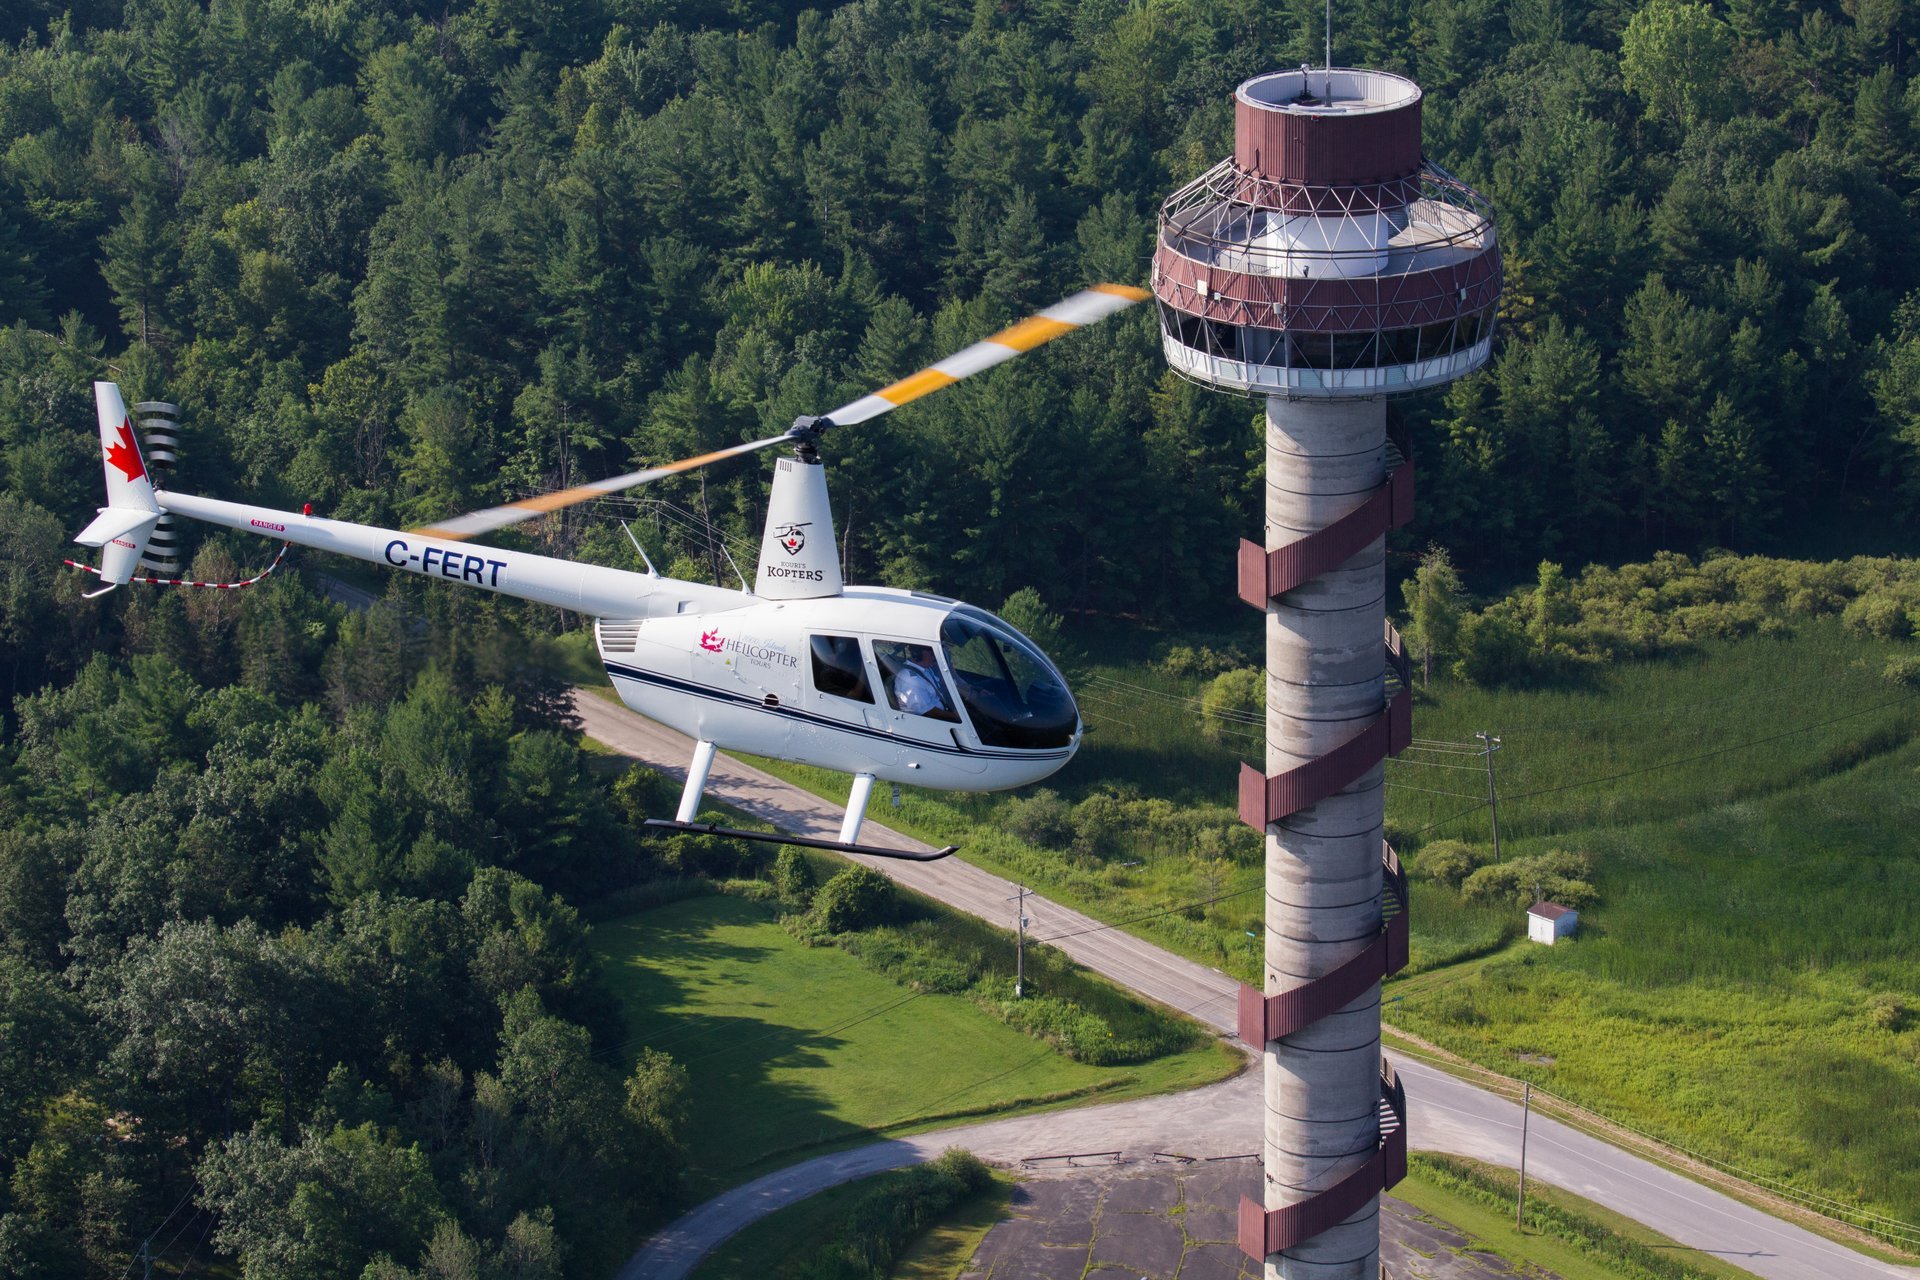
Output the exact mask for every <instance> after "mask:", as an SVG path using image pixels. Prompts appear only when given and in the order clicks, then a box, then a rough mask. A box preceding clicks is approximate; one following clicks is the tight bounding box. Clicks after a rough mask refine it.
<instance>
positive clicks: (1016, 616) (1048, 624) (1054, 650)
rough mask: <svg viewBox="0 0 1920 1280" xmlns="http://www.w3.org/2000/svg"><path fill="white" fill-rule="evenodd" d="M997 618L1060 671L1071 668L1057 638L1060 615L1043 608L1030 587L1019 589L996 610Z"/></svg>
mask: <svg viewBox="0 0 1920 1280" xmlns="http://www.w3.org/2000/svg"><path fill="white" fill-rule="evenodd" d="M1000 617H1001V618H1002V619H1003V620H1004V621H1005V622H1006V623H1007V624H1008V625H1009V626H1011V627H1012V628H1013V629H1014V630H1015V631H1018V632H1019V633H1020V634H1021V635H1023V636H1025V637H1026V638H1027V639H1029V640H1031V641H1033V642H1034V643H1035V644H1037V645H1039V646H1040V652H1042V653H1044V654H1046V655H1047V656H1048V657H1049V658H1051V659H1053V663H1054V665H1055V666H1057V667H1059V668H1060V669H1061V670H1063V671H1064V670H1066V669H1067V668H1069V667H1071V666H1073V665H1075V663H1074V660H1073V659H1074V655H1072V654H1071V653H1069V652H1068V646H1067V643H1066V641H1065V640H1064V639H1063V638H1062V637H1061V635H1060V615H1059V614H1057V613H1054V612H1053V611H1052V610H1050V609H1048V608H1047V602H1046V601H1045V600H1043V599H1041V597H1040V593H1039V592H1038V591H1035V590H1034V589H1033V588H1032V587H1022V588H1020V589H1019V590H1018V591H1016V592H1014V593H1013V594H1012V595H1010V596H1008V597H1007V599H1006V603H1005V604H1002V605H1001V606H1000Z"/></svg>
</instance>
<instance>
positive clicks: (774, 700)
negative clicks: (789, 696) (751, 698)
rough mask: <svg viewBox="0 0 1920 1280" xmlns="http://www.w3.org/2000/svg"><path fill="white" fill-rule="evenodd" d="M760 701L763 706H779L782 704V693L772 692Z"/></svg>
mask: <svg viewBox="0 0 1920 1280" xmlns="http://www.w3.org/2000/svg"><path fill="white" fill-rule="evenodd" d="M760 702H761V704H762V705H763V706H768V707H777V706H779V705H780V695H779V694H777V693H770V694H768V695H767V696H766V697H764V698H762V699H761V700H760Z"/></svg>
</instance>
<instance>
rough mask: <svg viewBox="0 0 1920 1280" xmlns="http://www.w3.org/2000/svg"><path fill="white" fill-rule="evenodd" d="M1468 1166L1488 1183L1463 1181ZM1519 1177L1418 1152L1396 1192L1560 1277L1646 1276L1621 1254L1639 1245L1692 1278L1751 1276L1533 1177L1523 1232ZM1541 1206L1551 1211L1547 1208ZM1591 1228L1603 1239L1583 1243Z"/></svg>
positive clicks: (1740, 1279)
mask: <svg viewBox="0 0 1920 1280" xmlns="http://www.w3.org/2000/svg"><path fill="white" fill-rule="evenodd" d="M1462 1173H1464V1174H1465V1175H1466V1177H1467V1178H1471V1179H1473V1181H1474V1182H1476V1183H1480V1184H1482V1185H1481V1186H1474V1185H1471V1184H1467V1183H1465V1182H1464V1180H1463V1179H1462V1178H1460V1176H1459V1175H1460V1174H1462ZM1513 1184H1514V1175H1513V1174H1512V1173H1511V1172H1510V1171H1508V1170H1505V1169H1496V1168H1494V1167H1493V1166H1491V1165H1485V1164H1481V1163H1479V1162H1478V1161H1474V1160H1455V1159H1445V1158H1435V1157H1433V1156H1427V1155H1421V1154H1415V1156H1414V1157H1413V1162H1412V1167H1411V1168H1410V1169H1409V1170H1408V1173H1407V1177H1406V1179H1405V1180H1404V1181H1402V1182H1401V1183H1400V1184H1399V1185H1398V1186H1396V1187H1395V1188H1394V1189H1393V1192H1392V1194H1393V1195H1395V1196H1397V1197H1398V1198H1399V1199H1401V1200H1404V1201H1406V1202H1407V1203H1408V1204H1410V1205H1412V1206H1413V1207H1414V1208H1416V1209H1419V1210H1420V1211H1421V1212H1422V1213H1425V1214H1427V1215H1428V1216H1430V1217H1432V1218H1434V1219H1436V1220H1438V1221H1440V1222H1442V1223H1445V1224H1446V1225H1447V1226H1450V1227H1453V1228H1454V1229H1456V1230H1458V1231H1460V1232H1461V1233H1462V1234H1464V1235H1466V1236H1469V1237H1471V1240H1472V1245H1473V1248H1474V1249H1475V1250H1476V1251H1477V1252H1486V1253H1491V1254H1494V1255H1495V1256H1497V1257H1500V1258H1504V1259H1506V1260H1507V1261H1508V1262H1510V1263H1531V1264H1532V1265H1534V1266H1536V1267H1545V1268H1547V1269H1548V1270H1550V1271H1552V1272H1553V1273H1554V1274H1555V1275H1557V1276H1559V1277H1560V1278H1561V1280H1621V1277H1630V1278H1631V1280H1648V1276H1649V1273H1648V1270H1647V1269H1646V1268H1645V1267H1642V1266H1638V1265H1635V1261H1634V1259H1633V1258H1632V1257H1630V1256H1622V1255H1628V1254H1630V1253H1632V1252H1634V1251H1635V1250H1634V1246H1636V1245H1637V1246H1644V1247H1645V1248H1646V1249H1648V1250H1651V1251H1653V1252H1654V1253H1655V1254H1656V1255H1657V1258H1658V1261H1656V1263H1655V1264H1654V1265H1656V1266H1661V1265H1662V1264H1665V1266H1664V1269H1666V1270H1669V1271H1670V1272H1680V1273H1682V1274H1684V1275H1685V1276H1686V1277H1687V1278H1688V1280H1751V1278H1752V1275H1753V1273H1752V1272H1750V1271H1743V1270H1741V1269H1740V1268H1739V1267H1737V1266H1734V1265H1733V1264H1731V1263H1729V1262H1724V1261H1722V1260H1720V1259H1719V1258H1716V1257H1714V1256H1713V1255H1712V1254H1708V1253H1702V1252H1701V1251H1699V1250H1697V1249H1689V1248H1687V1247H1686V1246H1685V1245H1681V1244H1678V1243H1676V1242H1674V1241H1673V1240H1671V1239H1669V1238H1667V1237H1666V1236H1663V1235H1661V1234H1660V1233H1659V1232H1657V1231H1650V1230H1648V1229H1647V1228H1646V1227H1643V1226H1641V1225H1640V1224H1639V1223H1637V1222H1635V1221H1633V1220H1632V1219H1631V1218H1623V1217H1621V1216H1620V1215H1619V1214H1617V1213H1614V1212H1612V1211H1610V1210H1607V1209H1603V1208H1601V1207H1600V1206H1599V1205H1597V1204H1595V1203H1593V1202H1592V1201H1591V1200H1586V1199H1583V1198H1581V1197H1580V1196H1576V1195H1574V1194H1573V1193H1572V1192H1568V1191H1562V1190H1561V1189H1560V1188H1558V1187H1548V1186H1544V1185H1541V1184H1539V1183H1535V1182H1529V1183H1528V1184H1527V1206H1528V1213H1527V1217H1528V1225H1527V1229H1526V1231H1525V1232H1522V1231H1520V1230H1519V1229H1518V1228H1517V1227H1515V1225H1514V1221H1513V1202H1512V1200H1511V1199H1506V1198H1504V1197H1506V1196H1511V1195H1512V1188H1513ZM1487 1188H1498V1189H1499V1190H1500V1191H1502V1192H1503V1193H1504V1196H1503V1197H1502V1201H1501V1203H1500V1204H1498V1205H1495V1204H1493V1203H1489V1201H1490V1200H1491V1199H1492V1198H1493V1197H1491V1196H1488V1195H1485V1194H1482V1192H1484V1190H1485V1189H1487ZM1543 1208H1544V1209H1546V1210H1547V1211H1548V1212H1547V1213H1542V1212H1541V1210H1542V1209H1543ZM1572 1224H1577V1225H1578V1226H1580V1227H1583V1228H1589V1229H1590V1233H1589V1232H1581V1233H1578V1234H1576V1233H1575V1232H1573V1231H1569V1230H1567V1228H1568V1226H1569V1225H1572ZM1589 1234H1590V1236H1597V1237H1598V1238H1599V1240H1600V1247H1599V1248H1595V1247H1593V1245H1592V1244H1590V1243H1586V1242H1583V1240H1582V1239H1581V1235H1589Z"/></svg>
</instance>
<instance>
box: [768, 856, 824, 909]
mask: <svg viewBox="0 0 1920 1280" xmlns="http://www.w3.org/2000/svg"><path fill="white" fill-rule="evenodd" d="M818 883H819V882H818V881H817V880H815V879H814V875H813V864H812V863H811V862H808V861H807V856H806V855H805V854H804V853H801V852H800V851H799V850H798V849H796V848H794V847H793V846H791V845H789V846H787V847H786V848H784V849H782V850H781V851H780V856H779V857H777V858H775V859H774V860H773V890H774V892H775V893H777V894H779V895H780V900H781V901H782V902H785V903H787V904H788V905H790V906H794V907H799V908H801V909H803V910H804V909H805V908H807V907H808V906H810V905H812V903H813V891H814V888H815V887H816V886H817V884H818Z"/></svg>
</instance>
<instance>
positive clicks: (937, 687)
mask: <svg viewBox="0 0 1920 1280" xmlns="http://www.w3.org/2000/svg"><path fill="white" fill-rule="evenodd" d="M893 700H894V702H896V703H897V704H899V707H900V709H901V710H902V711H906V712H910V713H912V714H913V715H916V716H927V715H932V714H933V713H934V712H936V711H945V710H947V709H948V708H947V694H946V689H945V688H944V686H943V685H942V684H941V682H940V668H939V667H938V666H936V665H935V664H934V659H933V650H932V649H931V648H929V647H928V646H926V645H924V644H923V645H916V646H914V648H913V649H911V650H909V652H908V656H907V660H906V661H905V662H903V663H901V664H900V669H899V670H898V671H897V672H895V673H894V677H893Z"/></svg>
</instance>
